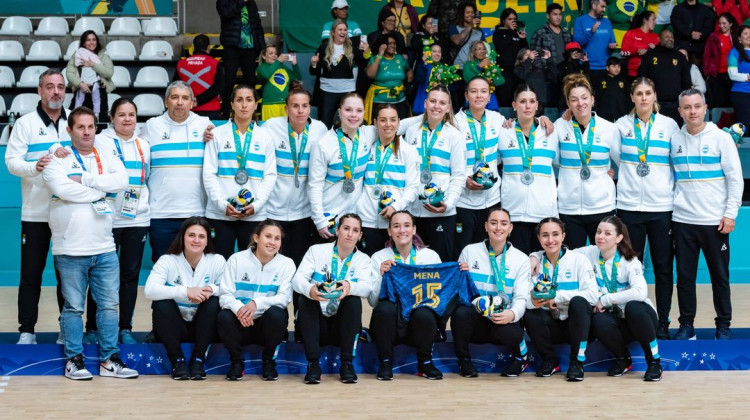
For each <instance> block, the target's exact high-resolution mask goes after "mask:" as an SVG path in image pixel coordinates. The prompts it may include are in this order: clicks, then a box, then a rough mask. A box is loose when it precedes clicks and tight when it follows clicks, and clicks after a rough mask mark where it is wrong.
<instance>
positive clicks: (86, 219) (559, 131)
mask: <svg viewBox="0 0 750 420" xmlns="http://www.w3.org/2000/svg"><path fill="white" fill-rule="evenodd" d="M631 91H632V100H633V102H634V104H635V106H634V109H633V112H632V113H631V114H629V115H627V116H624V117H622V118H620V119H619V120H618V121H616V122H615V123H612V122H609V121H606V120H604V119H602V118H600V117H599V116H597V115H595V113H593V112H592V105H593V102H594V97H593V93H592V92H593V90H592V88H591V85H590V83H589V81H588V79H586V78H585V77H584V76H580V75H571V76H569V77H568V78H567V79H566V81H565V84H564V87H563V94H564V96H565V98H566V99H567V102H568V106H569V111H568V112H567V113H566V115H565V116H564V117H563V118H560V119H559V120H557V121H556V122H554V124H553V123H552V122H551V121H550V120H549V119H547V118H546V117H542V118H537V117H536V115H537V111H538V102H537V98H536V93H535V92H534V91H533V89H531V88H530V87H528V86H526V85H521V86H520V87H519V88H518V89H517V90H516V92H515V100H514V102H513V107H514V108H515V110H516V112H517V118H516V119H514V120H506V119H505V118H504V117H503V116H501V115H500V114H498V113H496V112H493V111H489V110H486V109H485V106H486V105H487V103H488V102H489V99H490V96H491V93H490V86H489V83H488V82H487V81H486V80H485V79H482V78H476V79H473V80H471V81H470V82H469V83H468V84H467V89H466V101H467V106H466V107H465V108H464V109H463V110H462V111H460V112H459V113H458V114H456V115H455V116H454V115H453V112H452V110H451V109H452V106H451V100H450V93H449V91H448V90H447V89H446V88H445V87H444V86H436V87H434V88H432V89H431V90H430V91H429V93H428V95H427V99H426V100H425V110H426V111H425V114H424V115H421V116H417V117H412V118H409V119H406V120H403V121H399V118H398V115H397V111H396V109H395V108H394V107H393V106H390V105H384V106H382V107H381V108H379V109H378V110H377V111H376V113H375V116H374V126H363V114H364V104H363V100H362V98H361V97H359V96H358V95H356V94H354V93H352V94H349V95H346V96H344V98H343V99H342V101H341V104H340V107H339V110H338V114H339V117H340V123H339V125H336V126H335V127H333V128H332V129H330V130H329V129H328V128H327V127H325V126H324V125H323V124H322V123H320V122H319V121H316V120H314V119H311V118H310V94H309V93H308V92H306V91H305V90H303V89H302V88H301V86H293V87H292V88H291V89H290V93H289V96H288V98H287V102H286V109H287V113H288V117H279V118H274V119H271V120H269V121H265V122H263V123H256V122H254V121H253V115H254V113H255V110H256V107H257V99H258V98H257V93H256V92H255V90H254V89H253V88H251V87H249V86H244V85H240V86H238V87H237V88H235V89H234V93H233V95H232V103H231V106H232V110H233V118H232V119H231V120H230V121H229V122H227V123H225V124H223V125H220V126H218V127H216V128H213V126H212V125H211V123H210V121H209V120H208V119H207V118H204V117H199V116H197V115H195V114H193V113H192V112H191V111H190V108H191V107H192V105H193V103H194V97H193V94H192V91H191V90H190V88H189V87H188V86H187V85H185V84H184V83H182V82H174V83H172V84H171V85H170V86H169V87H168V88H167V92H166V98H165V105H166V108H167V111H166V112H165V114H164V115H162V116H159V117H155V118H152V119H150V120H149V121H148V122H147V124H146V127H145V132H144V135H143V136H139V135H137V134H136V117H137V109H136V107H135V104H133V103H132V101H130V100H128V99H123V98H121V99H118V100H117V101H115V103H114V104H113V106H112V107H111V111H110V113H111V121H112V127H111V128H109V129H107V130H105V131H103V132H102V133H101V134H99V135H96V138H95V139H94V137H93V132H92V131H91V130H93V128H92V127H94V120H93V118H94V116H93V113H91V111H89V110H86V109H81V108H79V109H77V110H75V111H73V112H72V113H71V114H70V115H66V113H65V112H64V111H63V110H61V103H62V98H63V97H64V82H63V79H62V75H61V74H60V73H59V72H58V71H55V70H48V71H47V72H45V73H44V74H42V76H41V77H40V83H39V94H40V96H41V102H40V104H39V107H38V109H37V111H36V112H33V113H30V114H28V115H25V116H23V117H21V118H20V119H19V120H18V121H17V122H16V126H15V128H14V130H13V132H12V134H11V136H10V141H9V144H8V149H7V153H6V164H7V166H8V169H9V171H10V172H11V173H12V174H14V175H17V176H20V177H22V194H23V210H22V230H23V232H22V233H23V246H22V255H21V265H22V278H21V287H19V322H20V323H21V328H19V330H20V332H21V338H20V340H19V343H24V344H34V343H35V336H34V330H33V328H34V324H35V323H36V317H37V308H36V306H37V305H38V300H39V285H40V284H41V272H42V270H43V269H44V260H45V257H46V252H47V249H48V246H49V240H50V235H51V238H52V252H53V255H54V257H55V266H56V269H57V270H56V271H57V272H58V275H59V276H60V277H59V278H58V280H60V282H61V283H62V296H61V297H60V303H61V305H62V315H61V338H60V341H61V343H63V344H64V345H65V352H66V355H67V356H68V358H69V361H68V363H67V365H66V370H65V375H66V376H67V377H69V378H71V379H91V377H92V375H91V373H90V372H89V371H88V370H87V369H86V367H85V365H84V363H83V358H82V352H83V347H82V337H83V334H84V332H83V322H82V319H81V317H82V314H83V312H84V303H85V293H86V289H87V288H89V289H90V291H91V293H92V294H93V302H95V304H96V305H92V303H93V302H89V306H90V307H92V306H93V307H95V308H96V309H95V312H94V313H95V314H96V318H95V320H92V319H91V316H90V317H89V318H90V319H89V324H92V325H93V327H92V328H89V329H90V330H92V331H96V332H95V334H96V336H97V338H98V342H99V344H100V359H101V365H100V370H99V372H100V374H101V375H103V376H115V377H135V376H137V375H138V373H137V372H136V371H135V370H133V369H130V368H128V367H127V366H126V365H125V364H124V363H123V361H122V360H121V359H120V357H119V355H118V353H117V352H118V349H117V341H118V337H119V341H120V342H124V343H128V342H132V341H130V340H132V336H131V334H130V329H131V328H132V327H131V323H132V314H133V308H134V306H135V294H132V293H128V292H129V291H132V288H133V287H136V290H137V279H138V272H139V271H140V260H141V258H142V255H143V249H144V245H145V241H146V234H147V233H148V234H149V237H150V244H151V247H152V251H153V256H152V258H153V260H154V262H155V265H154V267H153V270H152V271H151V274H150V276H149V277H148V280H147V282H146V286H145V295H146V297H147V298H149V299H151V300H153V304H152V308H153V328H154V333H155V335H156V337H157V339H158V340H159V341H161V342H162V343H163V344H164V346H165V348H166V350H167V353H168V356H169V359H170V361H171V365H172V377H173V378H174V379H203V378H205V377H206V373H205V369H204V357H205V354H206V350H207V347H208V345H209V343H211V342H214V341H215V340H217V339H220V340H221V341H222V342H223V343H224V344H225V346H226V348H227V349H228V351H229V354H230V360H231V363H230V367H229V371H228V373H227V379H230V380H239V379H241V378H242V376H243V373H244V370H245V364H244V357H243V352H242V346H243V345H245V344H249V343H254V344H260V345H262V346H264V350H263V356H262V378H263V379H264V380H275V379H277V378H278V373H277V370H276V364H275V354H276V352H277V348H278V346H279V345H280V343H281V342H282V341H283V340H284V339H285V338H286V326H287V323H288V315H287V306H288V305H289V303H290V302H292V301H294V304H295V314H296V321H295V323H296V334H298V335H299V336H297V337H296V338H298V339H301V341H302V343H303V344H304V349H305V354H306V357H307V360H308V366H307V373H306V375H305V379H304V380H305V382H306V383H310V384H314V383H319V382H320V380H321V374H322V370H321V367H320V363H319V357H320V350H319V348H320V346H321V345H326V344H334V345H337V346H339V347H340V348H341V355H340V360H341V363H340V378H341V380H342V382H344V383H354V382H356V381H357V375H356V373H355V371H354V367H353V364H352V360H353V358H354V354H355V348H356V343H357V339H358V336H359V334H360V331H361V327H362V325H361V316H362V298H365V299H367V302H368V303H369V304H370V305H371V306H372V307H373V308H374V309H373V314H372V319H371V325H370V331H371V334H372V337H373V339H374V342H375V344H376V346H377V350H378V357H379V360H380V364H379V367H378V370H377V378H378V379H381V380H390V379H393V347H394V345H395V344H397V343H406V344H410V345H412V346H414V347H415V348H416V351H417V359H418V372H419V375H421V376H424V377H426V378H429V379H441V378H442V377H443V375H442V373H441V372H440V370H439V369H438V368H437V367H436V366H435V365H434V363H432V356H431V349H432V345H433V343H434V342H435V340H436V331H439V330H441V329H442V328H444V327H445V324H446V321H447V316H445V317H439V316H438V315H437V314H436V313H435V312H433V311H431V310H430V309H429V308H418V309H416V310H415V311H413V312H412V314H411V316H410V319H409V321H408V322H406V323H404V322H401V321H402V320H401V319H400V316H399V314H398V310H397V308H396V305H395V304H394V303H393V302H390V301H389V300H387V299H380V283H381V278H382V276H383V274H384V273H385V272H387V271H389V270H390V268H391V267H392V266H393V265H394V264H395V262H400V263H403V264H409V265H423V264H433V263H439V262H441V261H442V262H446V261H456V260H457V261H458V262H459V265H460V268H461V270H465V271H468V272H469V275H470V278H471V279H472V280H473V281H474V283H475V285H476V287H477V289H478V290H479V292H480V296H475V298H477V299H482V297H485V296H489V297H496V296H500V297H501V298H502V299H501V301H502V302H503V304H502V305H499V306H497V307H494V311H493V310H489V311H485V312H484V313H480V312H479V311H478V309H477V308H478V307H479V306H480V305H479V303H481V302H478V301H476V300H475V303H477V304H476V305H475V306H476V307H477V308H475V307H471V306H463V305H459V306H458V307H457V309H455V310H454V311H453V312H452V313H451V314H448V315H450V322H451V330H452V333H453V338H454V343H455V351H456V355H457V357H458V364H459V371H460V374H461V375H462V376H464V377H476V376H477V375H478V373H477V369H476V368H475V367H474V365H473V363H472V361H471V355H470V353H469V343H487V342H490V343H496V344H504V345H506V346H508V347H510V348H511V349H512V350H513V355H514V357H513V358H512V359H511V361H510V362H509V363H508V364H507V365H506V366H505V367H504V368H503V370H502V375H503V376H511V377H513V376H518V375H520V374H521V373H522V372H523V371H524V369H525V368H526V367H527V365H528V355H527V346H526V342H525V340H524V330H525V331H526V333H527V334H528V336H529V337H530V339H531V341H532V342H533V344H534V347H535V348H536V350H537V351H538V352H539V354H540V356H541V359H542V363H541V366H540V367H539V368H538V369H537V372H536V375H537V376H542V377H548V376H551V375H552V374H554V373H555V372H557V371H559V370H560V367H559V360H558V358H557V356H556V354H555V351H554V348H553V344H557V343H568V344H570V349H571V350H570V364H569V369H568V372H567V379H568V380H570V381H581V380H583V376H584V369H583V362H584V361H585V357H586V347H587V343H588V340H589V337H595V338H596V339H599V340H600V341H601V342H602V343H603V344H604V345H605V346H606V347H607V348H608V349H609V350H610V351H612V353H614V356H615V358H614V359H613V363H612V366H611V368H610V369H609V372H608V374H609V375H610V376H620V375H622V374H623V373H625V372H627V371H628V370H629V369H630V368H631V365H632V361H631V358H630V354H629V352H628V349H627V344H628V343H629V342H631V341H637V342H638V343H639V344H640V345H641V347H642V348H643V351H644V354H645V358H646V361H647V363H648V366H647V369H646V373H645V375H644V379H645V380H648V381H658V380H659V379H661V375H662V368H661V364H660V357H659V350H658V343H657V337H658V338H659V339H669V338H670V337H669V330H668V326H669V311H670V304H671V296H672V288H673V277H672V258H673V255H676V260H677V271H678V273H677V289H678V298H679V303H680V319H679V323H680V328H679V330H678V331H677V333H676V334H675V336H674V337H673V338H677V339H692V338H694V329H693V326H692V324H693V319H694V317H695V306H696V302H695V301H696V297H695V275H696V269H697V263H698V255H699V252H700V251H701V250H702V251H703V253H704V255H705V258H706V261H707V264H708V267H709V270H710V273H711V281H712V284H713V290H714V305H715V308H716V311H717V318H716V326H717V330H716V336H717V338H722V339H723V338H729V337H730V336H731V332H730V330H729V326H730V321H731V303H730V299H729V273H728V263H729V249H728V247H729V242H728V234H729V233H730V232H731V231H732V230H733V228H734V220H735V219H736V216H737V213H738V210H739V206H740V203H741V196H742V189H743V179H742V171H741V168H740V162H739V157H738V153H737V151H736V148H735V145H734V142H733V141H732V139H731V137H730V136H729V135H728V134H727V133H725V132H723V131H722V130H719V129H718V128H717V127H716V126H715V125H714V124H713V123H710V122H705V121H704V117H705V113H706V105H705V100H704V97H703V95H702V94H701V93H700V92H699V91H697V90H692V89H691V90H687V91H685V92H683V93H682V94H681V95H680V113H681V115H682V117H683V118H684V120H685V126H684V127H682V129H680V128H678V126H677V124H676V123H675V122H674V121H673V120H672V119H670V118H668V117H665V116H663V115H662V114H659V113H658V105H657V104H656V94H655V91H654V85H653V82H651V81H650V80H649V79H646V78H638V79H636V80H635V81H634V83H633V84H632V88H631ZM65 124H67V128H66V127H65ZM68 139H70V143H68V142H67V141H68ZM614 167H617V168H618V173H617V174H618V176H617V178H618V182H617V184H616V185H615V182H614V180H613V177H614V171H613V168H614ZM499 168H502V169H499ZM97 169H98V171H97ZM556 174H557V176H556ZM74 190H75V191H74ZM51 196H52V200H50V197H51ZM501 202H502V204H503V207H499V204H500V203H501ZM50 203H51V204H50ZM615 211H616V212H617V216H615ZM45 227H46V228H47V230H46V232H45V231H44V229H45ZM670 230H671V232H670ZM417 232H419V234H417ZM45 235H46V236H45ZM285 236H286V237H285ZM647 238H648V241H649V243H650V249H651V255H652V259H653V264H654V271H655V278H656V300H657V302H656V308H654V306H653V304H652V303H651V301H650V300H649V299H648V297H647V295H648V293H647V286H646V280H645V278H644V274H643V266H642V264H641V262H640V261H639V259H638V258H639V254H642V252H643V249H644V247H645V241H646V239H647ZM587 240H588V241H589V243H591V244H592V245H590V246H586V242H587ZM673 241H674V247H673V245H672V242H673ZM564 244H565V245H564ZM235 246H237V249H239V250H240V251H239V252H236V253H235V252H234V250H235ZM115 249H117V250H119V270H118V267H117V259H115V261H114V263H115V265H111V264H109V265H105V266H104V267H101V266H99V264H101V262H100V261H104V260H107V259H108V258H109V257H111V256H112V255H117V254H114V251H115ZM539 250H541V251H539ZM535 251H539V252H535ZM105 257H107V258H105ZM81 259H83V261H79V260H81ZM28 264H32V265H33V266H32V267H27V265H28ZM76 264H77V265H78V266H77V267H74V268H76V269H77V270H76V269H72V268H71V266H73V265H76ZM86 264H90V266H89V265H86ZM81 265H85V267H84V268H85V269H83V270H81V269H80V266H81ZM113 267H114V268H113ZM113 270H114V274H112V272H113ZM112 276H114V280H112V279H113V277H112ZM104 283H114V284H107V285H104ZM71 284H75V287H73V286H71ZM331 284H332V286H331ZM133 285H135V286H133ZM540 290H544V291H545V292H547V294H544V293H541V292H539V293H537V292H538V291H540ZM550 291H553V294H551V295H550V294H549V292H550ZM34 293H35V294H34ZM118 293H119V299H117V298H118ZM34 299H36V301H34ZM490 302H493V303H494V302H495V300H492V299H490ZM118 303H119V307H120V313H119V328H118V327H116V326H115V324H117V323H118V319H117V310H118ZM415 303H417V304H418V303H420V302H415ZM87 328H88V325H87ZM186 341H191V342H195V346H194V349H193V352H192V354H191V355H185V354H183V352H182V349H181V347H180V343H181V342H186Z"/></svg>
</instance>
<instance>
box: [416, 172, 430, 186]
mask: <svg viewBox="0 0 750 420" xmlns="http://www.w3.org/2000/svg"><path fill="white" fill-rule="evenodd" d="M419 181H420V182H421V183H422V184H425V185H426V184H429V183H430V181H432V174H431V173H430V171H429V169H422V173H420V174H419Z"/></svg>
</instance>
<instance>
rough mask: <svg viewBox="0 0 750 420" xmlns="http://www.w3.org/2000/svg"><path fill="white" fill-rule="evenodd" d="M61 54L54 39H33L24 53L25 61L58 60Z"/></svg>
mask: <svg viewBox="0 0 750 420" xmlns="http://www.w3.org/2000/svg"><path fill="white" fill-rule="evenodd" d="M61 56H62V52H61V51H60V45H59V44H58V43H57V42H55V41H50V40H42V41H34V43H33V44H31V48H29V53H28V54H26V61H58V60H60V57H61Z"/></svg>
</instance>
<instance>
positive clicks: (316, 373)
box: [305, 360, 323, 385]
mask: <svg viewBox="0 0 750 420" xmlns="http://www.w3.org/2000/svg"><path fill="white" fill-rule="evenodd" d="M321 375H323V370H321V369H320V363H319V362H318V361H317V360H310V361H309V362H307V373H306V374H305V383H306V384H309V385H315V384H319V383H320V377H321Z"/></svg>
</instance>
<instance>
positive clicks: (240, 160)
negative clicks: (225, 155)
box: [232, 121, 253, 169]
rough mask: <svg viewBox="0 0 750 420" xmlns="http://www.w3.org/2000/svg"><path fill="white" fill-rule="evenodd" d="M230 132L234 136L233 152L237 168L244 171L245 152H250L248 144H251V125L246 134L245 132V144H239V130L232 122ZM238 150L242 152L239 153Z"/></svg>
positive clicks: (245, 162)
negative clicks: (235, 156)
mask: <svg viewBox="0 0 750 420" xmlns="http://www.w3.org/2000/svg"><path fill="white" fill-rule="evenodd" d="M232 130H233V134H234V151H235V153H236V154H237V166H238V167H239V169H245V165H246V164H247V152H248V151H250V143H252V142H253V124H252V123H251V124H250V125H249V126H247V132H245V143H244V144H241V140H240V130H239V129H238V128H237V124H235V122H234V121H232ZM240 150H242V151H241V152H240Z"/></svg>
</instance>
